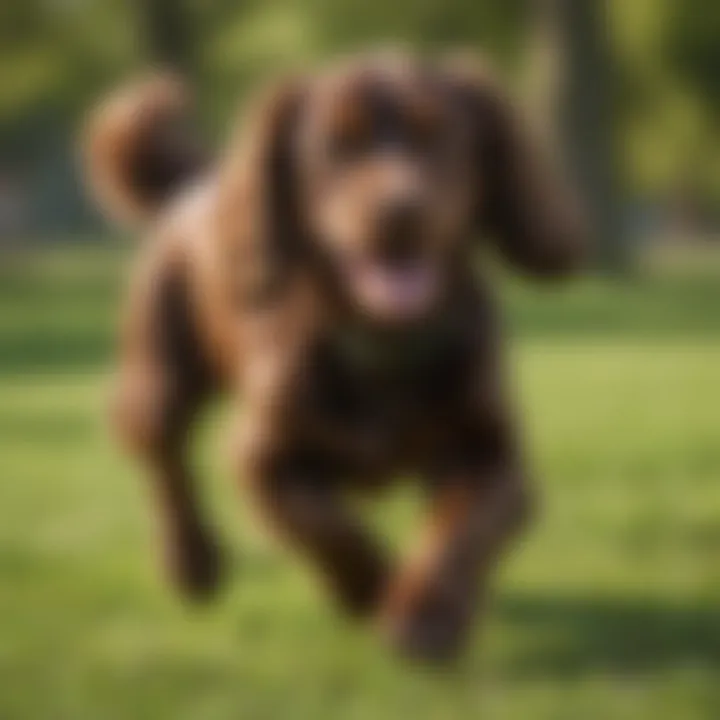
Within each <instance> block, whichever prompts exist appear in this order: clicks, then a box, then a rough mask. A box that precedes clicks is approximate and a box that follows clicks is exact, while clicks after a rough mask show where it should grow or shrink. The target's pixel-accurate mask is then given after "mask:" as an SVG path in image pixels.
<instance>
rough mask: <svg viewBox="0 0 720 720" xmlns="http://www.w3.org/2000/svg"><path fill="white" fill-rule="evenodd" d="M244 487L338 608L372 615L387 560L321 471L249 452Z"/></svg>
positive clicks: (259, 450) (263, 450)
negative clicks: (315, 574)
mask: <svg viewBox="0 0 720 720" xmlns="http://www.w3.org/2000/svg"><path fill="white" fill-rule="evenodd" d="M243 464H244V467H245V470H244V474H245V478H244V482H243V484H244V485H246V486H247V487H248V488H249V491H250V494H251V496H252V498H253V500H254V501H255V504H256V506H257V507H258V509H259V510H260V513H261V516H262V517H263V518H264V519H265V520H266V521H267V522H268V524H269V525H270V527H271V529H272V530H274V531H275V532H276V533H277V535H278V536H279V537H280V538H281V539H282V540H283V541H285V542H286V543H288V544H289V545H290V546H291V547H294V548H295V549H297V550H298V551H299V552H300V554H301V555H302V556H304V557H305V559H306V560H308V561H309V562H310V564H311V565H313V566H314V567H315V568H316V569H317V570H318V571H319V574H320V576H321V579H322V580H323V581H324V583H325V584H326V585H327V586H328V588H329V590H330V592H331V594H332V595H333V596H334V597H335V598H336V600H337V601H338V603H339V604H340V606H341V607H342V608H343V609H344V610H345V611H347V612H349V613H350V614H352V615H354V616H367V615H369V614H371V613H373V612H374V611H375V610H376V607H377V603H378V601H379V600H380V598H381V597H382V595H383V592H384V590H385V587H386V582H387V578H388V575H389V572H388V560H387V558H386V556H385V554H384V553H383V552H382V550H381V548H380V547H379V545H378V544H376V543H375V542H374V540H373V538H372V537H371V536H370V535H369V533H367V532H366V530H365V528H364V527H362V525H361V523H360V522H359V520H358V519H357V518H356V517H355V516H354V514H353V513H352V512H351V510H350V508H348V507H347V505H346V502H345V498H343V497H342V496H341V493H340V491H339V489H338V488H337V487H334V483H333V482H332V479H331V478H325V477H322V472H323V471H322V470H321V469H318V468H317V467H314V464H313V463H310V464H308V463H307V460H304V461H303V460H301V459H300V457H299V456H298V455H296V454H295V453H289V452H287V451H283V450H280V448H277V449H274V450H269V449H268V448H267V447H266V446H265V447H263V444H262V443H261V444H258V445H256V446H255V447H253V448H251V449H250V454H249V456H248V457H246V458H245V462H244V463H243Z"/></svg>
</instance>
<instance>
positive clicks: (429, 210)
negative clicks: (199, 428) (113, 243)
mask: <svg viewBox="0 0 720 720" xmlns="http://www.w3.org/2000/svg"><path fill="white" fill-rule="evenodd" d="M122 97H123V98H124V99H123V100H121V101H118V102H117V103H111V104H110V105H108V106H106V107H105V109H104V110H102V111H101V113H100V118H101V119H100V121H98V122H96V124H95V125H94V127H95V130H92V131H91V133H94V135H91V138H90V148H91V152H90V165H91V173H90V174H91V179H94V182H95V183H96V189H97V191H98V194H99V195H100V197H101V198H106V199H107V200H108V202H109V204H110V205H111V206H112V207H115V206H116V205H120V206H121V208H123V209H126V210H129V211H132V213H133V214H134V215H136V216H138V215H142V216H143V217H145V218H150V217H151V218H152V220H153V222H152V231H151V234H152V236H153V237H152V242H149V243H146V244H145V245H144V247H143V249H142V251H141V255H142V257H141V260H140V263H139V267H138V270H137V272H136V273H135V276H134V283H133V285H132V289H131V292H130V302H129V309H128V313H127V318H126V324H125V332H124V342H123V348H124V349H123V360H122V365H121V371H120V383H119V392H118V398H117V404H116V418H117V422H118V425H119V427H120V429H121V430H122V433H123V436H124V437H125V439H126V441H127V442H128V443H129V444H130V445H131V447H133V448H134V450H135V451H136V452H137V453H138V454H140V455H141V456H142V457H143V458H144V459H145V462H146V463H147V465H148V468H149V470H150V474H151V477H152V478H153V487H154V488H155V494H156V495H157V499H158V506H159V508H160V514H161V517H162V518H163V520H164V522H163V526H164V530H165V536H166V546H167V547H168V555H169V557H170V558H171V569H172V572H173V574H174V576H175V578H176V579H177V581H178V582H179V583H180V585H181V587H183V588H184V589H186V590H187V591H189V592H191V593H193V594H194V595H200V596H206V595H208V594H210V593H211V592H212V591H213V590H214V589H215V588H216V586H217V585H218V582H219V580H220V578H221V569H222V567H223V565H222V562H221V559H220V555H219V551H218V543H217V542H216V540H215V537H214V533H213V532H212V531H211V529H210V528H209V526H208V523H207V522H206V521H205V519H204V517H202V514H201V513H200V511H199V509H198V503H197V500H196V498H195V494H194V487H193V478H192V476H191V473H190V471H189V469H188V467H187V463H186V457H185V456H186V450H187V446H188V439H189V433H190V432H191V430H192V425H193V423H194V421H195V418H196V416H197V415H198V413H199V412H200V410H201V409H202V406H203V405H204V403H205V402H206V401H207V399H208V398H209V397H210V396H211V395H212V393H213V392H215V391H216V390H224V391H225V392H228V393H231V394H232V395H234V396H237V397H238V398H240V399H241V400H242V405H243V411H242V413H241V414H239V419H240V422H239V427H238V431H237V448H238V450H237V453H238V474H239V476H240V477H241V478H242V483H243V485H244V487H245V488H246V489H247V492H248V495H249V497H250V498H251V499H252V500H253V502H254V503H255V504H256V505H257V507H258V508H259V509H260V511H261V513H262V515H263V516H264V517H265V518H266V519H267V520H268V523H269V524H270V525H271V526H272V527H273V528H274V529H275V530H276V531H277V532H278V534H279V535H280V536H281V537H282V538H284V539H285V540H286V541H287V542H289V543H290V544H291V545H293V546H294V547H295V548H297V549H298V550H299V551H300V552H301V553H302V554H303V555H304V556H305V558H306V559H307V560H308V562H310V563H312V564H313V565H314V566H315V567H316V568H317V569H318V570H319V572H320V575H321V577H322V578H323V580H324V582H325V583H326V584H327V585H328V587H329V588H330V590H331V591H332V592H333V594H334V595H335V597H336V598H337V599H338V601H339V602H340V603H341V605H342V606H344V607H345V608H347V609H348V610H349V611H351V612H353V613H354V614H356V615H357V614H359V615H374V616H376V617H377V618H378V620H379V623H380V625H381V627H382V628H383V629H384V631H385V632H387V633H388V634H389V635H390V637H391V638H392V640H393V642H395V643H396V644H397V645H398V646H399V648H400V649H401V650H402V651H404V652H406V653H408V654H410V655H413V656H416V657H422V658H426V659H448V658H451V657H453V656H455V655H456V654H457V653H458V651H459V650H460V649H461V647H462V646H463V645H464V643H465V642H466V640H467V637H468V631H469V628H470V624H471V621H472V617H473V608H474V606H475V605H476V603H477V602H478V601H479V600H480V599H482V598H483V597H484V596H485V594H486V592H487V587H488V583H489V580H490V575H491V571H492V568H493V567H494V565H495V563H496V560H497V558H498V557H499V553H500V550H501V548H502V547H503V545H504V544H505V542H506V539H507V538H508V537H509V536H510V535H511V534H512V533H513V531H514V530H515V529H516V528H517V527H518V526H519V525H520V524H521V522H522V519H523V518H524V517H525V515H526V513H527V508H528V499H527V495H528V489H527V485H526V479H525V469H524V467H523V462H522V457H521V455H522V453H521V450H520V448H519V442H518V439H517V433H516V430H515V423H514V421H513V419H512V412H511V410H510V407H509V402H508V399H507V396H506V391H505V383H504V381H503V377H502V366H503V361H502V351H501V342H500V332H499V328H498V321H497V314H496V311H495V309H494V303H493V301H492V296H491V293H490V292H489V288H488V285H487V282H486V281H485V280H484V279H483V277H482V272H481V271H479V272H474V271H471V269H470V268H471V267H473V266H474V265H475V264H476V263H475V262H474V260H473V257H474V251H475V249H476V248H477V246H478V243H479V242H485V243H491V244H494V245H495V247H496V248H497V250H498V252H499V253H500V254H501V255H502V256H504V257H505V258H506V259H507V260H508V261H509V262H510V263H511V264H512V265H514V266H516V267H518V268H519V269H521V270H525V271H529V272H532V273H534V274H537V275H540V276H556V275H558V274H564V273H567V272H569V271H570V270H572V269H573V267H574V266H575V265H576V264H577V260H578V258H579V257H580V256H581V254H582V253H581V252H580V251H581V249H582V246H581V244H580V242H579V240H580V237H579V234H580V227H579V225H578V223H577V221H576V215H575V213H574V212H573V211H572V210H571V209H570V205H568V204H566V201H565V199H564V195H563V192H561V191H560V190H559V189H558V187H557V185H556V183H555V182H554V180H553V179H552V177H551V176H550V174H549V172H548V171H547V170H546V169H545V168H544V166H543V163H542V161H541V160H539V159H538V156H537V153H536V152H535V151H534V150H533V149H532V147H531V143H530V142H529V141H528V139H527V136H526V133H525V132H524V131H523V130H522V127H521V123H520V121H519V120H518V118H517V114H516V112H515V110H514V109H513V107H512V103H511V102H510V101H509V100H508V99H507V98H506V97H505V95H504V93H502V92H501V90H500V89H499V86H498V84H497V82H495V81H494V80H492V79H491V78H490V77H489V76H488V75H487V74H486V73H483V72H476V71H472V72H468V70H467V69H466V68H465V67H463V68H458V67H457V66H454V65H452V64H449V63H430V62H422V61H418V60H416V59H414V58H412V57H408V56H405V55H399V56H398V55H396V56H386V55H380V56H370V57H362V58H359V59H354V60H353V61H351V62H349V63H343V64H339V65H338V66H336V67H333V68H331V69H330V70H329V71H327V72H321V73H317V74H316V75H313V76H311V77H304V78H296V79H291V80H288V81H286V82H284V83H281V84H280V85H278V86H277V87H273V88H270V89H269V90H268V91H266V92H264V93H263V95H262V97H261V98H260V99H259V100H258V101H257V102H256V103H255V104H254V106H253V108H251V111H250V117H249V119H248V120H247V121H246V122H244V124H243V128H242V130H241V131H239V132H238V133H237V134H236V136H235V137H234V138H233V139H232V141H231V142H230V146H229V148H228V149H227V151H226V152H225V153H224V154H222V155H221V157H220V160H219V161H218V163H217V164H216V168H215V170H214V171H211V172H209V173H208V174H206V175H205V176H204V177H203V178H202V179H200V180H197V181H196V182H195V183H194V184H193V185H192V186H187V185H186V180H187V179H188V177H191V176H193V174H194V173H195V172H196V169H197V167H198V162H197V160H196V159H195V158H196V157H197V156H196V155H195V154H193V153H190V154H188V152H187V147H188V145H186V144H185V141H183V142H182V143H180V144H177V145H170V144H169V136H167V135H166V134H165V133H164V132H163V130H162V128H164V127H166V126H165V122H166V119H167V117H168V115H167V113H165V112H160V110H159V109H158V104H161V105H162V107H166V108H167V107H170V106H172V107H173V108H175V109H177V105H175V104H173V103H169V104H168V103H167V101H166V99H164V96H163V94H162V93H161V92H158V94H157V95H155V94H154V93H153V92H150V93H149V94H148V91H147V90H146V91H144V94H142V93H141V95H140V97H141V98H142V99H141V100H140V101H137V100H134V101H128V100H127V96H122ZM133 97H135V98H137V97H138V96H137V95H135V96H133ZM161 100H162V103H161ZM133 102H134V103H135V104H133ZM138 103H139V104H138ZM173 117H174V115H173ZM173 148H174V149H173ZM189 157H191V158H193V159H192V161H190V160H189V159H188V158H189ZM92 168H95V169H94V170H92ZM159 168H162V169H159ZM148 178H152V179H153V180H152V181H150V180H148ZM183 185H185V188H184V189H181V188H182V186H183ZM108 188H110V189H108ZM408 473H411V474H413V475H414V476H416V477H417V478H418V480H419V482H420V483H421V484H422V485H423V486H424V488H425V489H426V491H427V495H428V501H429V513H428V514H429V517H428V520H427V530H426V533H425V539H424V541H423V542H422V543H419V545H418V548H419V552H417V553H415V554H414V555H413V556H412V557H411V559H410V560H408V561H407V562H405V563H396V562H395V561H393V560H392V559H391V558H390V557H389V556H388V554H387V553H386V551H385V550H383V548H382V547H381V546H380V545H379V544H378V543H377V542H376V541H375V540H374V539H373V538H372V537H371V536H370V534H369V533H368V532H367V531H366V530H365V529H364V528H363V527H362V525H361V523H360V522H359V519H358V518H357V517H355V515H354V513H353V512H352V505H351V502H350V499H349V497H348V493H349V491H357V490H362V489H371V488H376V487H379V486H382V485H384V484H386V483H388V482H389V481H390V480H392V479H393V478H395V477H398V476H399V475H405V476H407V475H408Z"/></svg>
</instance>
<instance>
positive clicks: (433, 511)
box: [381, 468, 528, 661]
mask: <svg viewBox="0 0 720 720" xmlns="http://www.w3.org/2000/svg"><path fill="white" fill-rule="evenodd" d="M527 509H528V500H527V496H526V490H525V487H524V483H523V481H522V478H521V476H520V475H519V474H518V473H517V472H515V471H512V472H510V471H509V470H502V469H500V468H496V469H495V470H494V471H492V472H489V471H486V472H480V471H479V472H478V473H477V474H475V475H472V474H471V475H467V476H460V477H457V476H456V477H447V478H444V479H443V480H441V481H440V482H439V483H438V485H437V487H436V489H435V490H434V492H433V495H432V502H431V508H430V517H429V519H428V523H427V530H426V533H425V536H424V538H423V539H422V541H421V542H420V545H419V547H418V548H417V553H416V554H414V555H413V556H412V557H411V558H410V559H409V561H408V562H407V564H406V565H405V566H404V567H403V568H402V569H401V570H400V572H399V573H398V575H397V577H396V578H395V579H394V580H393V582H392V584H391V588H390V591H389V594H388V596H387V598H386V602H385V604H384V607H383V612H382V614H381V622H382V624H383V626H384V629H385V631H386V632H387V633H389V635H390V638H391V641H392V642H393V644H394V645H395V646H396V647H397V648H398V649H399V650H400V651H401V652H402V653H403V654H405V655H407V656H410V657H414V658H417V659H421V660H426V661H448V660H451V659H453V658H454V657H456V656H457V654H458V653H459V652H460V651H461V649H462V648H463V645H464V644H465V643H466V642H467V640H468V638H469V635H470V631H471V628H472V618H473V614H474V612H475V610H476V606H477V605H478V603H481V602H482V600H483V599H484V595H485V593H486V591H487V589H488V588H487V585H488V581H489V579H490V576H491V574H492V570H493V568H494V566H495V563H496V560H497V559H498V557H499V555H500V550H501V549H502V547H503V545H504V544H505V542H506V541H507V540H508V539H509V537H510V536H511V535H512V534H513V532H514V531H516V530H517V529H518V528H519V527H520V526H521V525H522V523H523V520H524V519H525V517H526V515H527Z"/></svg>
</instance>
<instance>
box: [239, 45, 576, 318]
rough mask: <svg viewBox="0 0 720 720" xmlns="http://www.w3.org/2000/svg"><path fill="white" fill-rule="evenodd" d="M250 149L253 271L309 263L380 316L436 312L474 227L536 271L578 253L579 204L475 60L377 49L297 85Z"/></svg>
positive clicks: (243, 179) (243, 182)
mask: <svg viewBox="0 0 720 720" xmlns="http://www.w3.org/2000/svg"><path fill="white" fill-rule="evenodd" d="M241 144H242V146H243V152H242V153H241V157H242V163H241V168H240V169H237V170H232V171H231V172H230V173H229V175H228V182H227V183H226V185H227V186H229V191H227V190H228V187H226V193H225V198H226V203H225V217H227V213H228V212H229V213H231V214H233V213H234V214H235V215H236V216H237V221H238V222H239V223H240V226H241V233H242V235H243V239H244V246H245V247H246V248H248V249H249V250H248V252H247V253H244V257H241V258H240V260H239V262H246V263H249V266H248V267H252V268H253V269H252V271H248V275H249V276H252V277H254V278H255V279H256V280H257V279H258V278H262V279H263V282H266V283H268V282H269V283H271V284H272V283H277V282H278V278H280V277H282V276H284V275H286V274H287V273H288V272H290V271H291V270H292V268H293V267H296V266H298V264H301V263H306V264H309V263H314V264H315V266H316V267H319V268H322V273H323V277H324V278H325V279H326V280H329V282H330V283H332V284H333V286H334V288H335V290H336V291H338V292H339V293H340V294H341V296H342V298H343V300H344V301H346V302H347V303H348V304H349V305H350V306H351V307H353V308H354V309H355V310H356V311H359V312H360V313H362V314H363V315H365V316H367V317H369V318H371V319H373V320H376V321H379V322H383V323H396V322H403V321H411V320H417V319H420V318H422V317H424V316H426V315H427V314H429V313H430V312H432V310H433V308H435V307H437V305H438V303H440V302H441V299H442V298H443V297H444V296H445V295H446V294H447V292H448V291H449V290H451V289H452V283H453V278H454V277H455V276H454V270H455V269H456V268H457V267H458V265H459V264H461V263H467V262H469V260H470V258H469V251H470V249H471V247H472V241H473V240H475V239H477V238H478V237H491V238H493V239H494V241H495V242H496V243H497V245H498V247H499V249H500V250H501V252H502V254H503V255H504V256H505V257H506V258H508V259H509V260H510V261H511V262H513V263H514V264H516V265H518V266H521V267H523V268H525V269H527V270H530V271H535V272H537V273H541V274H556V273H558V272H560V271H564V270H565V269H567V268H568V267H569V266H570V265H571V264H572V263H573V260H574V259H575V257H576V256H577V248H578V242H577V241H578V227H577V223H576V221H575V217H574V213H572V212H570V211H569V210H570V206H569V205H568V203H567V202H566V200H565V198H564V196H563V194H562V193H561V192H560V191H559V189H558V188H557V183H556V181H555V180H554V178H552V177H551V174H550V173H549V171H548V170H547V169H546V168H544V167H543V166H542V164H541V163H540V162H539V161H538V159H537V155H536V153H535V151H534V150H533V149H532V148H530V147H529V143H528V140H527V138H526V136H525V133H524V132H523V131H522V129H521V128H520V123H519V122H518V119H517V118H516V113H515V111H514V109H513V107H512V105H511V103H510V101H509V100H508V99H507V98H506V97H505V95H504V94H503V93H502V92H500V90H499V89H498V87H497V84H496V83H495V82H494V81H493V80H492V79H491V78H490V77H489V75H488V74H487V73H484V72H480V71H476V70H472V69H469V68H468V67H467V66H466V65H465V63H460V64H452V63H430V62H424V61H420V60H417V59H414V58H411V57H408V56H405V55H393V56H384V55H381V56H374V57H363V58H360V59H355V60H353V61H350V62H348V63H346V64H343V65H342V66H339V67H336V68H334V69H332V70H330V71H329V72H326V73H323V74H318V75H317V76H315V77H312V78H310V79H302V80H297V81H288V82H286V83H284V84H282V85H281V86H280V87H279V88H276V89H274V90H272V91H271V92H270V93H269V94H267V95H266V96H265V97H264V98H263V99H262V100H261V101H260V103H259V104H258V106H257V110H256V113H255V116H254V118H253V120H252V125H251V127H250V129H249V130H247V131H246V132H245V133H244V137H243V138H242V140H241ZM238 180H239V183H238ZM238 192H240V193H241V194H240V195H238ZM246 270H247V268H246Z"/></svg>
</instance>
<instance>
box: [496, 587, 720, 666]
mask: <svg viewBox="0 0 720 720" xmlns="http://www.w3.org/2000/svg"><path fill="white" fill-rule="evenodd" d="M498 610H499V613H500V617H501V619H502V620H503V621H505V622H506V623H508V624H509V625H510V626H512V627H513V630H517V632H519V633H522V634H523V635H527V636H529V638H530V641H529V642H528V643H527V644H525V643H523V647H522V650H518V652H517V654H516V653H514V652H513V654H512V657H511V658H509V659H508V662H507V668H506V669H507V670H508V671H509V672H510V673H511V674H512V675H517V676H522V677H528V676H538V677H548V676H555V677H572V676H574V675H580V674H587V673H588V672H602V673H609V674H618V675H621V674H639V673H640V674H641V673H647V672H656V671H659V670H662V669H663V668H679V667H687V666H693V667H702V668H705V669H711V670H713V671H717V670H720V608H711V607H701V606H697V607H681V606H672V605H659V604H657V603H656V602H652V601H648V602H642V601H640V600H622V599H612V598H597V599H595V598H590V597H578V598H563V599H555V598H550V597H542V596H539V597H533V596H513V597H504V598H502V599H501V600H500V602H499V608H498ZM528 646H530V647H529V648H528Z"/></svg>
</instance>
